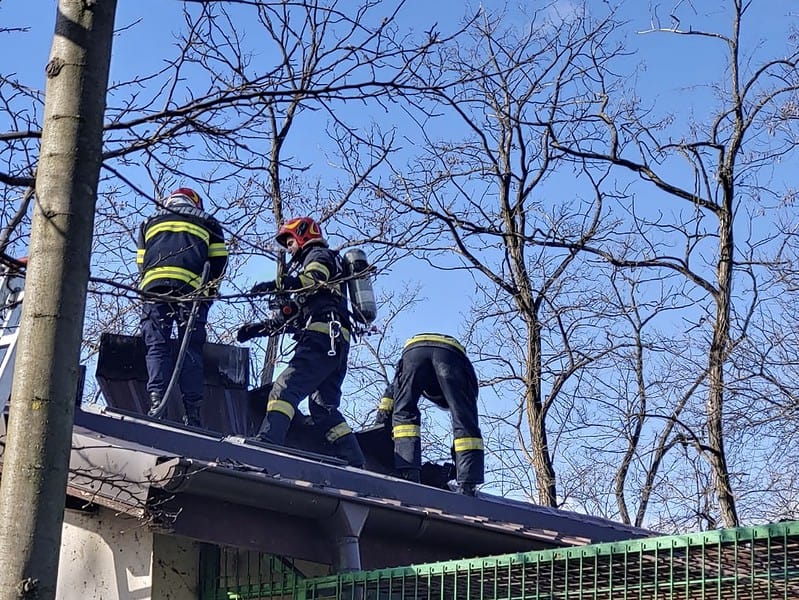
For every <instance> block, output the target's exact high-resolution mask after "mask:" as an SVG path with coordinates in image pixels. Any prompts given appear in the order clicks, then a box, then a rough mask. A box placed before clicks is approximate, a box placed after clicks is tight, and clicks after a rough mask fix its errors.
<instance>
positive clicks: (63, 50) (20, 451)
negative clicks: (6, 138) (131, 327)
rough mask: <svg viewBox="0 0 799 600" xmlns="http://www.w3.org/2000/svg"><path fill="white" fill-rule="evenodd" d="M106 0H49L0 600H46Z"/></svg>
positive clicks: (0, 519) (76, 356) (88, 222)
mask: <svg viewBox="0 0 799 600" xmlns="http://www.w3.org/2000/svg"><path fill="white" fill-rule="evenodd" d="M115 12H116V0H95V1H94V2H86V1H85V0H59V2H58V16H57V19H56V25H55V35H54V37H53V46H52V50H51V53H50V61H49V63H48V65H47V87H46V96H45V113H44V126H43V130H42V141H41V150H40V158H39V165H38V168H37V176H36V195H37V202H36V204H35V207H34V212H33V224H32V229H31V243H30V250H29V262H28V272H27V277H26V285H25V287H26V289H25V302H24V306H23V309H22V321H21V324H20V339H19V343H18V350H17V351H18V353H19V354H18V356H17V361H16V371H15V373H14V386H13V390H12V394H11V405H10V412H9V422H8V436H7V440H6V448H5V455H4V464H3V478H2V484H0V523H2V527H0V599H2V600H12V599H18V598H34V597H35V598H38V599H45V598H55V593H56V577H57V573H58V556H59V548H60V545H61V527H62V520H63V513H64V500H65V490H66V481H67V473H68V468H69V454H70V445H71V433H72V422H73V411H74V404H75V395H76V391H77V385H78V381H79V361H80V343H81V336H82V330H83V315H84V310H85V305H86V288H87V284H88V278H89V258H90V254H91V242H92V229H93V226H94V210H95V202H96V194H97V181H98V178H99V172H100V163H101V152H102V133H103V114H104V111H105V95H106V89H107V85H108V69H109V63H110V58H111V40H112V35H113V25H114V14H115Z"/></svg>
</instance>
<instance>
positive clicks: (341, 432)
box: [325, 423, 352, 443]
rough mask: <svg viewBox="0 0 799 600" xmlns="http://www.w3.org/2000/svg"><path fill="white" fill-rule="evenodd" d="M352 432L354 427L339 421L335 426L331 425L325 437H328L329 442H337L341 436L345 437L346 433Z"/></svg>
mask: <svg viewBox="0 0 799 600" xmlns="http://www.w3.org/2000/svg"><path fill="white" fill-rule="evenodd" d="M350 433H352V429H350V426H349V425H347V424H346V423H339V424H338V425H336V426H335V427H331V428H330V429H328V430H327V433H326V434H325V438H327V441H328V442H331V443H332V442H335V441H336V440H337V439H339V438H343V437H344V436H345V435H347V434H350Z"/></svg>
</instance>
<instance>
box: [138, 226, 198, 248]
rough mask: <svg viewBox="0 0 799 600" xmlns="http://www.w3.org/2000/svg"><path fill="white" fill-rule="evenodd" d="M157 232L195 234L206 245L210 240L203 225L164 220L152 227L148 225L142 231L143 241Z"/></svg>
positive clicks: (148, 239)
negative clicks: (145, 229)
mask: <svg viewBox="0 0 799 600" xmlns="http://www.w3.org/2000/svg"><path fill="white" fill-rule="evenodd" d="M159 233H188V234H191V235H194V236H197V237H198V238H200V239H201V240H202V241H204V242H205V244H206V245H208V243H209V242H210V241H211V234H210V233H209V232H208V230H207V229H206V228H205V227H200V226H199V225H195V224H194V223H187V222H186V221H164V222H163V223H157V224H155V225H153V226H152V227H148V228H147V231H145V232H144V241H145V242H149V241H150V239H152V238H153V237H154V236H156V235H158V234H159Z"/></svg>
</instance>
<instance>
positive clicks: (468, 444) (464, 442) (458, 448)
mask: <svg viewBox="0 0 799 600" xmlns="http://www.w3.org/2000/svg"><path fill="white" fill-rule="evenodd" d="M453 445H454V446H455V452H466V451H467V450H482V449H483V438H479V437H478V438H475V437H471V438H455V443H454V444H453Z"/></svg>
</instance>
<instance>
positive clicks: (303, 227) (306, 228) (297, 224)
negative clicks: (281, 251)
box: [275, 217, 324, 248]
mask: <svg viewBox="0 0 799 600" xmlns="http://www.w3.org/2000/svg"><path fill="white" fill-rule="evenodd" d="M289 236H291V237H293V238H294V240H295V241H296V242H297V246H299V247H300V248H302V247H303V246H305V244H307V243H309V242H314V241H317V240H318V241H322V242H324V238H323V237H322V230H321V229H320V228H319V224H318V223H317V222H316V221H314V220H313V219H312V218H311V217H297V218H295V219H289V220H288V221H286V222H285V223H283V225H281V226H280V229H278V230H277V235H276V236H275V239H276V240H277V243H278V244H280V245H281V246H283V247H284V248H285V247H286V246H287V245H288V243H287V242H288V238H289Z"/></svg>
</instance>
